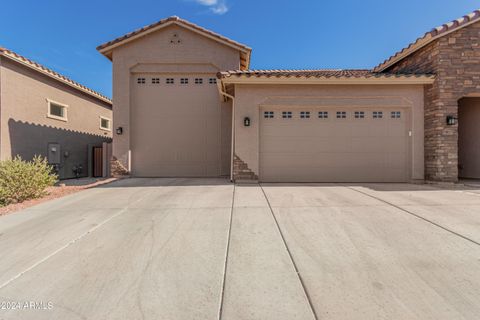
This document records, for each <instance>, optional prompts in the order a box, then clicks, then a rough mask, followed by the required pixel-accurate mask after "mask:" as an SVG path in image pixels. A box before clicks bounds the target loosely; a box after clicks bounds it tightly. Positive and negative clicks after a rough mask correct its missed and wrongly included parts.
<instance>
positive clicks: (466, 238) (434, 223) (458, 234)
mask: <svg viewBox="0 0 480 320" xmlns="http://www.w3.org/2000/svg"><path fill="white" fill-rule="evenodd" d="M347 188H349V189H350V190H353V191H356V192H358V193H361V194H363V195H365V196H367V197H370V198H372V199H375V200H378V201H381V202H383V203H385V204H388V205H390V206H392V207H394V208H396V209H398V210H400V211H403V212H405V213H407V214H409V215H411V216H414V217H416V218H418V219H420V220H423V221H425V222H427V223H430V224H431V225H433V226H436V227H437V228H440V229H443V230H445V231H447V232H449V233H451V234H453V235H455V236H457V237H460V238H462V239H464V240H467V241H469V242H471V243H473V244H476V245H477V246H480V242H477V241H475V240H473V239H471V238H469V237H467V236H464V235H463V234H460V233H458V232H455V231H453V230H451V229H449V228H447V227H444V226H442V225H441V224H438V223H436V222H434V221H432V220H429V219H427V218H424V217H422V216H421V215H418V214H416V213H414V212H412V211H409V210H407V209H405V208H403V207H400V206H398V205H396V204H393V203H391V202H389V201H386V200H383V199H381V198H379V197H376V196H372V195H371V194H368V193H366V192H363V191H360V190H357V189H355V188H353V187H347Z"/></svg>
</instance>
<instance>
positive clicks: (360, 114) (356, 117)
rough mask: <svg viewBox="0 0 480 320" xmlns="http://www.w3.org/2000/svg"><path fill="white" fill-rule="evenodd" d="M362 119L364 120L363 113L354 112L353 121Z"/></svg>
mask: <svg viewBox="0 0 480 320" xmlns="http://www.w3.org/2000/svg"><path fill="white" fill-rule="evenodd" d="M363 118H365V112H364V111H355V119H363Z"/></svg>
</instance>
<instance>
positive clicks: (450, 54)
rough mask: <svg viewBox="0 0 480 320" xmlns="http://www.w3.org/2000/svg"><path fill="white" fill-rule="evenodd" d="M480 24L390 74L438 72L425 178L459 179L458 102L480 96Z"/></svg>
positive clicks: (429, 101)
mask: <svg viewBox="0 0 480 320" xmlns="http://www.w3.org/2000/svg"><path fill="white" fill-rule="evenodd" d="M479 45H480V23H474V24H472V25H469V26H467V27H465V28H463V29H460V30H458V31H455V32H452V33H450V34H448V35H445V36H443V37H441V38H439V39H438V40H435V41H434V42H432V43H430V44H429V45H427V46H425V47H423V48H421V49H420V50H418V51H417V52H415V53H414V54H412V55H410V56H408V57H407V58H405V59H403V60H401V61H400V62H398V63H397V64H395V65H393V66H392V67H390V68H388V69H387V70H386V71H393V72H417V73H435V74H436V80H435V82H434V83H433V85H430V86H426V87H425V175H426V177H425V178H426V179H427V180H436V181H457V180H458V125H454V126H447V125H446V117H447V115H453V116H455V117H458V100H460V99H461V98H462V97H465V96H468V95H471V94H480V47H479Z"/></svg>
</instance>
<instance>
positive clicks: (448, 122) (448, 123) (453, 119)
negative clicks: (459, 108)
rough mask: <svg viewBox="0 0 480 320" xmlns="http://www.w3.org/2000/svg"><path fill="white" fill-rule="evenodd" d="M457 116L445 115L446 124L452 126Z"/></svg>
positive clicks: (455, 122)
mask: <svg viewBox="0 0 480 320" xmlns="http://www.w3.org/2000/svg"><path fill="white" fill-rule="evenodd" d="M457 120H458V118H456V117H454V116H447V126H454V125H456V124H457Z"/></svg>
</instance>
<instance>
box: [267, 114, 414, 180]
mask: <svg viewBox="0 0 480 320" xmlns="http://www.w3.org/2000/svg"><path fill="white" fill-rule="evenodd" d="M409 117H410V113H409V112H408V109H403V108H398V109H395V110H393V109H390V108H388V109H382V108H375V109H372V108H363V109H352V108H310V109H304V110H299V109H298V108H292V107H283V108H282V107H262V108H261V109H260V119H261V120H260V122H261V123H260V150H259V152H260V154H259V158H260V159H259V161H260V163H259V164H260V170H259V172H260V177H259V178H260V180H261V181H265V182H405V181H408V180H409V177H410V165H409V161H408V159H409V144H410V143H409V141H410V135H411V132H410V128H409V126H408V124H409V123H410V121H409Z"/></svg>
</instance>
